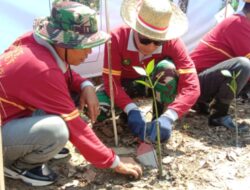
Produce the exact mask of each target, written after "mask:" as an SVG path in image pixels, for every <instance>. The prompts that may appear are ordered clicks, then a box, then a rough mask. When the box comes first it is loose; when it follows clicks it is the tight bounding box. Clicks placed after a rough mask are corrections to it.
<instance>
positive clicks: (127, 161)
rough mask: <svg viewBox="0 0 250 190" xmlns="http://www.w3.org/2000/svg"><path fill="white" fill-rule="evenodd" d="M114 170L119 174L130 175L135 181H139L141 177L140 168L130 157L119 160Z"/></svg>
mask: <svg viewBox="0 0 250 190" xmlns="http://www.w3.org/2000/svg"><path fill="white" fill-rule="evenodd" d="M114 170H115V171H116V172H117V173H120V174H125V175H131V176H133V177H134V178H135V179H139V178H140V177H141V176H142V168H141V166H140V165H138V164H137V163H136V162H135V161H134V159H133V158H131V157H123V158H120V163H119V165H118V166H117V167H115V168H114Z"/></svg>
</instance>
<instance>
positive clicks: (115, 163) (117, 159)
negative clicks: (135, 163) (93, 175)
mask: <svg viewBox="0 0 250 190" xmlns="http://www.w3.org/2000/svg"><path fill="white" fill-rule="evenodd" d="M119 164H120V158H119V156H117V155H115V160H114V162H113V164H112V165H111V166H110V168H116V167H117V166H118V165H119Z"/></svg>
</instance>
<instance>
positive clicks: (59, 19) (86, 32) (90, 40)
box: [33, 1, 110, 49]
mask: <svg viewBox="0 0 250 190" xmlns="http://www.w3.org/2000/svg"><path fill="white" fill-rule="evenodd" d="M33 29H34V33H35V35H37V36H39V37H41V38H42V39H44V40H46V41H47V42H49V43H50V44H53V45H57V46H60V47H63V48H70V49H84V48H93V47H96V46H99V45H101V44H103V43H105V42H106V41H107V40H108V39H109V38H110V35H108V34H107V33H105V32H103V31H98V26H97V16H96V11H94V10H92V9H90V8H89V7H88V6H85V5H83V4H81V3H77V2H72V1H63V2H59V3H55V4H53V8H52V11H51V16H49V17H46V18H40V19H36V20H35V21H34V26H33Z"/></svg>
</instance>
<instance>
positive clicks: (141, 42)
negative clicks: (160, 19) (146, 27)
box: [134, 31, 165, 55]
mask: <svg viewBox="0 0 250 190" xmlns="http://www.w3.org/2000/svg"><path fill="white" fill-rule="evenodd" d="M134 41H135V45H136V47H137V49H138V50H139V52H141V53H142V54H143V55H151V54H152V53H153V52H154V51H155V50H156V49H157V48H158V47H159V46H161V45H162V44H164V43H165V41H156V40H152V39H149V38H147V37H145V36H143V35H141V34H139V33H138V32H136V31H134Z"/></svg>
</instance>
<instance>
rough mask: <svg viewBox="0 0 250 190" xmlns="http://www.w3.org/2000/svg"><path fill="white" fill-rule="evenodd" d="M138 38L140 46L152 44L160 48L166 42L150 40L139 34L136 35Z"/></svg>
mask: <svg viewBox="0 0 250 190" xmlns="http://www.w3.org/2000/svg"><path fill="white" fill-rule="evenodd" d="M138 38H139V41H140V43H141V44H143V45H149V44H151V43H153V44H154V45H156V46H161V45H163V44H164V43H165V42H166V41H157V40H151V39H149V38H147V37H145V36H143V35H141V34H139V33H138Z"/></svg>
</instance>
